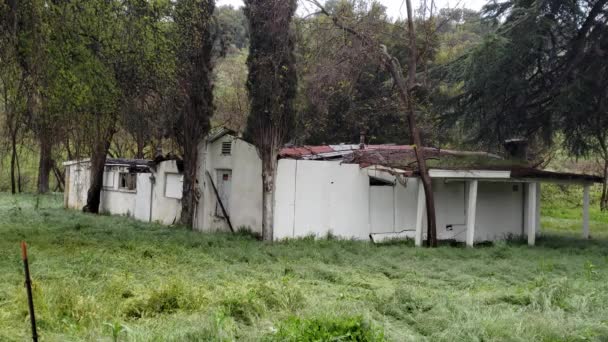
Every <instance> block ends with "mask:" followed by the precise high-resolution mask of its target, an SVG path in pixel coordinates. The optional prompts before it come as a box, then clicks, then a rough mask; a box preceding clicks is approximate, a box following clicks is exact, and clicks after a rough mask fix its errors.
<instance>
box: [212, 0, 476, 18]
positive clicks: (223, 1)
mask: <svg viewBox="0 0 608 342" xmlns="http://www.w3.org/2000/svg"><path fill="white" fill-rule="evenodd" d="M379 2H380V3H382V4H383V5H384V6H386V8H387V14H388V15H389V16H390V17H392V18H394V19H396V18H404V17H405V15H406V14H405V4H404V1H403V0H379ZM412 2H413V3H414V4H415V3H416V1H412ZM485 3H486V0H436V4H437V7H439V8H443V7H456V6H458V7H466V8H470V9H474V10H480V9H481V7H482V6H483V5H485ZM216 5H217V6H222V5H232V6H234V7H240V6H242V5H243V1H242V0H216ZM298 5H299V6H301V7H302V6H306V5H308V6H307V7H308V8H311V9H312V8H313V7H311V5H309V4H308V3H307V2H306V1H305V0H298ZM299 11H300V12H302V11H304V13H310V12H311V11H312V10H309V11H306V9H302V8H300V9H299ZM313 12H314V11H313Z"/></svg>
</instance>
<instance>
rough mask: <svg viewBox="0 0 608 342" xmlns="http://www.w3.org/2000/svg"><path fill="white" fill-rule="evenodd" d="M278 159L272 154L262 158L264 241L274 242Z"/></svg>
mask: <svg viewBox="0 0 608 342" xmlns="http://www.w3.org/2000/svg"><path fill="white" fill-rule="evenodd" d="M276 170H277V158H276V153H271V156H270V157H269V158H262V186H263V189H262V239H263V240H264V241H273V240H274V189H275V185H276Z"/></svg>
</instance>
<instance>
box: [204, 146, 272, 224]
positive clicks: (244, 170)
mask: <svg viewBox="0 0 608 342" xmlns="http://www.w3.org/2000/svg"><path fill="white" fill-rule="evenodd" d="M224 142H231V143H232V148H231V153H230V154H229V155H223V154H222V153H221V152H222V151H221V148H222V143H224ZM201 148H202V149H204V154H201V159H202V160H204V165H203V168H201V169H200V170H199V174H198V179H199V183H200V182H201V181H202V184H203V186H202V195H203V196H202V199H201V202H199V206H198V208H197V220H196V222H197V227H196V229H197V230H201V231H211V232H213V231H229V228H228V223H227V221H226V220H225V219H224V218H223V217H219V216H217V215H216V211H215V210H216V205H217V203H218V201H217V196H216V195H215V192H214V191H213V187H212V186H211V183H210V181H209V177H208V176H207V175H206V172H209V174H210V175H211V177H212V178H213V182H214V183H215V185H216V187H217V186H218V184H219V183H218V179H217V173H218V172H217V171H218V170H230V171H231V172H232V185H231V189H230V196H229V197H230V200H229V203H228V204H227V206H228V208H226V209H227V210H228V212H229V213H230V221H231V223H232V226H233V228H234V229H235V230H237V229H240V228H245V229H249V230H251V231H253V232H257V233H261V232H262V162H261V160H260V158H259V156H258V154H257V151H256V149H255V147H254V146H253V145H251V144H249V143H247V142H245V141H244V140H242V139H239V138H235V137H233V136H230V135H225V136H223V137H221V138H220V139H218V140H216V141H214V142H212V143H209V144H205V145H203V146H201Z"/></svg>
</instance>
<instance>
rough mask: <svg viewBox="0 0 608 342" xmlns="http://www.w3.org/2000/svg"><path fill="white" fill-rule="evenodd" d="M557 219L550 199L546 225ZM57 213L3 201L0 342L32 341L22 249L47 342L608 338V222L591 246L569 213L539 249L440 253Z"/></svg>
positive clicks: (512, 246)
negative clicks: (268, 239) (275, 239)
mask: <svg viewBox="0 0 608 342" xmlns="http://www.w3.org/2000/svg"><path fill="white" fill-rule="evenodd" d="M549 191H551V190H549V189H548V188H543V192H545V193H547V194H549ZM569 198H570V197H569ZM571 200H572V201H574V197H573V198H572V199H571ZM558 204H559V203H555V202H554V203H552V204H551V203H547V202H546V201H545V199H543V213H544V214H547V212H549V213H552V212H558V211H559V210H561V207H560V206H558ZM560 205H561V204H560ZM60 207H61V198H60V197H58V196H39V197H37V196H28V195H22V196H10V195H6V194H3V195H1V196H0V236H2V239H1V240H0V272H1V273H2V275H3V276H2V277H0V340H2V341H23V340H24V339H27V336H28V334H29V326H28V320H27V301H26V294H25V290H24V288H23V278H22V277H23V273H22V266H21V260H20V253H19V242H20V241H21V240H26V241H27V242H28V243H29V251H30V263H31V271H32V277H33V281H34V294H35V300H36V309H37V317H38V319H39V332H40V335H41V336H42V338H43V339H44V340H45V341H65V340H103V339H111V338H112V336H114V335H116V336H118V340H119V341H151V340H152V341H161V340H162V341H185V340H186V341H201V340H225V341H231V340H234V339H240V340H249V341H253V340H263V339H266V340H271V341H276V340H281V341H284V340H288V341H308V340H316V339H317V338H325V337H329V336H332V337H333V338H337V337H339V336H351V337H363V336H365V337H366V338H368V340H373V339H372V337H375V338H377V339H379V338H380V337H382V336H383V337H384V338H385V339H386V340H391V341H405V340H433V341H454V340H462V341H464V340H467V341H468V340H481V339H483V340H505V339H514V340H536V341H538V340H553V341H558V340H560V341H563V340H601V339H602V338H604V337H606V336H608V328H606V324H605V322H606V319H607V317H608V309H607V308H606V306H605V305H604V303H606V302H607V301H608V297H607V296H608V287H607V284H608V263H607V260H606V255H605V254H606V248H607V246H608V240H607V239H608V229H607V227H608V224H607V223H608V221H607V219H608V218H607V217H606V216H597V215H596V212H594V213H593V214H592V227H591V233H592V235H593V236H594V239H593V240H590V241H583V240H579V239H578V236H580V211H578V212H577V213H576V215H574V214H575V212H574V211H569V214H568V215H574V216H568V219H562V218H559V217H547V216H546V217H544V218H543V226H544V227H543V237H542V238H540V239H539V240H538V241H537V242H538V246H536V247H533V248H531V247H527V246H526V245H525V244H522V243H519V242H517V241H513V242H500V243H496V244H495V245H493V246H487V247H477V248H475V249H466V248H463V247H459V246H447V245H446V246H441V247H439V248H437V249H432V250H429V249H419V248H414V247H413V246H412V244H411V243H405V244H404V243H393V244H388V245H383V246H374V245H371V244H370V243H368V242H358V241H339V240H331V239H330V240H317V241H314V240H312V239H301V240H292V241H284V242H279V243H275V244H265V243H262V242H259V241H257V240H255V239H252V238H250V237H249V236H247V235H227V234H219V235H218V234H200V233H194V232H191V231H188V230H186V229H182V228H179V227H163V226H160V225H156V224H148V223H143V222H138V221H134V220H132V219H129V218H124V217H111V216H93V215H87V214H83V213H80V212H76V211H66V210H64V209H61V208H60ZM296 336H297V337H296ZM343 338H344V337H343ZM344 339H345V340H349V339H348V338H344ZM350 340H355V339H350ZM360 340H361V339H360Z"/></svg>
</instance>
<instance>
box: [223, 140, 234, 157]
mask: <svg viewBox="0 0 608 342" xmlns="http://www.w3.org/2000/svg"><path fill="white" fill-rule="evenodd" d="M231 152H232V141H224V142H223V143H222V155H225V156H226V155H230V153H231Z"/></svg>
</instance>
